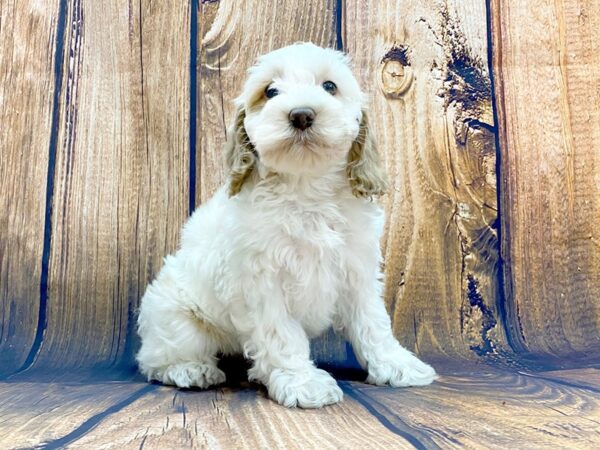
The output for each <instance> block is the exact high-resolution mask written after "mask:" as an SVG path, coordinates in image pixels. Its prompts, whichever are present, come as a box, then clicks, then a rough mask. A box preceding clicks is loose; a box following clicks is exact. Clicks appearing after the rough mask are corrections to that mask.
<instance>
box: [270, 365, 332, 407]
mask: <svg viewBox="0 0 600 450" xmlns="http://www.w3.org/2000/svg"><path fill="white" fill-rule="evenodd" d="M267 388H268V390H269V397H271V398H272V399H273V400H275V401H276V402H277V403H279V404H281V405H283V406H287V407H288V408H293V407H295V406H299V407H300V408H320V407H321V406H325V405H331V404H333V403H337V402H339V401H341V400H342V398H343V396H344V395H343V394H342V390H341V389H340V387H339V386H338V385H337V383H336V382H335V380H334V379H333V378H332V377H331V375H329V374H328V373H327V372H325V371H324V370H321V369H317V368H314V367H312V368H310V369H305V370H302V371H294V370H283V369H275V370H274V371H273V372H272V373H271V375H270V377H269V383H268V385H267Z"/></svg>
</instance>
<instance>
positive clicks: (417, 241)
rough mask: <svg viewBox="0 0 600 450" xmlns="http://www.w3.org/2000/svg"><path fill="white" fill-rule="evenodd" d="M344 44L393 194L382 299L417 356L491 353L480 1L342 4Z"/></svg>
mask: <svg viewBox="0 0 600 450" xmlns="http://www.w3.org/2000/svg"><path fill="white" fill-rule="evenodd" d="M344 19H345V21H344V29H345V34H344V43H345V48H346V49H347V51H348V52H349V54H350V55H351V56H352V57H353V59H354V67H355V72H356V74H357V75H358V77H359V79H360V82H361V84H362V85H363V86H364V87H365V88H366V89H367V90H368V91H369V93H370V94H371V97H370V102H369V109H370V110H371V117H373V118H374V120H373V121H372V122H373V123H374V128H375V136H376V138H377V141H378V143H379V148H380V150H381V151H382V153H383V154H384V156H385V160H386V164H387V169H388V173H389V175H390V180H391V189H390V191H389V194H388V196H387V198H386V199H384V202H385V204H386V213H387V218H388V219H387V225H386V236H385V238H384V241H383V246H384V253H385V259H386V266H385V276H386V289H385V298H386V302H387V305H388V307H389V309H390V311H391V314H392V320H393V325H394V330H395V333H396V336H397V337H398V338H399V340H400V341H401V343H403V344H405V345H407V346H408V347H409V348H411V349H414V350H416V351H417V352H418V353H420V354H422V355H433V356H435V355H455V356H456V355H460V356H461V357H465V358H473V357H476V355H488V356H491V357H496V356H497V354H498V353H502V352H504V351H505V349H506V345H505V341H506V339H505V336H504V330H503V328H502V324H501V317H500V312H499V310H498V306H497V304H496V303H497V300H498V298H499V288H498V280H499V273H498V240H497V230H496V218H497V207H496V190H495V189H496V174H495V151H496V149H495V142H494V128H493V127H494V121H493V115H492V101H491V100H492V99H491V96H492V92H491V83H490V78H489V71H488V68H487V53H486V52H487V39H486V34H487V29H486V10H485V3H484V2H482V1H479V0H473V1H460V2H459V1H448V2H441V3H440V2H434V1H425V2H414V1H399V2H398V1H383V2H381V1H367V2H347V3H346V9H345V15H344Z"/></svg>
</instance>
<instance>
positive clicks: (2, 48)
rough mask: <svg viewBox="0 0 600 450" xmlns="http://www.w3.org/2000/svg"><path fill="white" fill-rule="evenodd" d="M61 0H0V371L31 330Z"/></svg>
mask: <svg viewBox="0 0 600 450" xmlns="http://www.w3.org/2000/svg"><path fill="white" fill-rule="evenodd" d="M58 4H59V2H58V0H51V1H46V2H39V1H34V0H31V1H25V2H18V1H13V0H1V1H0V24H1V25H0V153H1V154H0V375H3V374H6V373H10V372H12V371H14V370H15V369H17V368H19V367H20V366H21V365H22V364H23V362H24V361H25V359H26V357H27V355H28V353H29V350H30V348H31V345H32V343H33V342H34V339H35V335H36V328H37V322H38V312H39V306H38V302H39V297H40V288H39V285H40V279H41V262H42V251H43V246H44V216H45V207H46V204H45V203H46V202H45V200H46V195H45V194H46V175H47V171H48V149H49V146H50V136H51V128H52V124H51V122H52V106H53V105H52V99H53V96H54V88H55V86H54V81H55V80H54V67H53V64H54V43H55V38H56V32H57V28H58V25H57V24H58V21H59V19H58V12H59V7H58Z"/></svg>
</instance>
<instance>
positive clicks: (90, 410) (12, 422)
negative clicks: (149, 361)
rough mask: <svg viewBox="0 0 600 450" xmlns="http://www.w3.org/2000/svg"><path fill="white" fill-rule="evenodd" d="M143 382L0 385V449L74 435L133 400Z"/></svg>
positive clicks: (142, 386) (143, 386)
mask: <svg viewBox="0 0 600 450" xmlns="http://www.w3.org/2000/svg"><path fill="white" fill-rule="evenodd" d="M148 386H150V387H153V386H151V385H148V384H146V383H143V382H138V383H131V382H105V383H89V384H88V383H82V382H74V383H56V382H47V381H45V380H44V382H19V383H0V411H1V412H0V414H1V420H0V448H3V449H8V448H32V447H34V446H36V445H40V444H43V443H47V442H51V441H54V440H57V439H61V438H64V437H65V436H68V435H69V434H70V433H73V432H76V430H78V429H79V428H80V427H82V426H84V427H85V425H84V424H85V423H86V422H87V421H89V420H93V418H94V417H100V418H102V417H103V416H102V415H103V414H105V413H106V411H107V409H110V407H111V406H113V405H115V404H119V403H120V402H123V401H126V400H127V399H131V401H132V402H133V401H134V399H136V398H137V397H136V395H135V394H136V393H138V392H140V391H142V390H143V389H146V390H147V389H148Z"/></svg>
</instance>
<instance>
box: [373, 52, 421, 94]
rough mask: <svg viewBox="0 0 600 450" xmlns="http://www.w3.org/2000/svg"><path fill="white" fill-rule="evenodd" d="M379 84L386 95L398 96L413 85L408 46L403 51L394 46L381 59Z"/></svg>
mask: <svg viewBox="0 0 600 450" xmlns="http://www.w3.org/2000/svg"><path fill="white" fill-rule="evenodd" d="M381 63H382V67H381V75H380V77H379V85H380V88H381V90H382V91H383V93H384V94H385V96H386V97H390V98H398V97H399V96H401V95H403V94H404V93H405V92H406V91H407V90H408V88H409V87H410V85H411V82H412V78H413V72H412V68H411V66H410V64H409V62H408V60H407V57H406V48H405V47H402V51H400V50H399V49H398V48H392V50H390V51H389V52H388V53H387V54H386V55H385V56H384V57H383V59H382V60H381Z"/></svg>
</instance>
